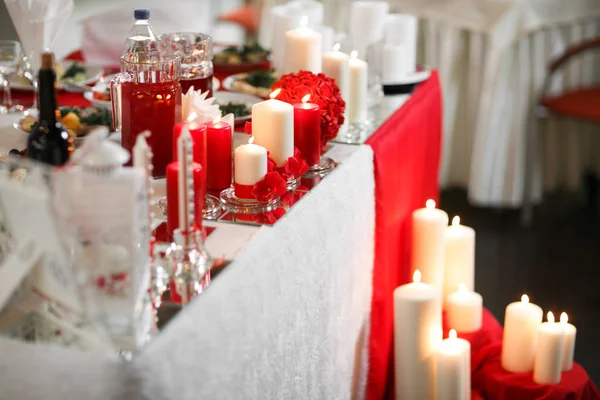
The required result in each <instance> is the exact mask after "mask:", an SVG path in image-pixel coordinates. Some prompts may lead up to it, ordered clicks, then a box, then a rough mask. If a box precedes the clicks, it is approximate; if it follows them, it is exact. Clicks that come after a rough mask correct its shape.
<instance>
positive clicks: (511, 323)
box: [501, 294, 543, 373]
mask: <svg viewBox="0 0 600 400" xmlns="http://www.w3.org/2000/svg"><path fill="white" fill-rule="evenodd" d="M542 318H543V311H542V309H541V308H540V307H539V306H537V305H535V304H533V303H530V302H529V297H528V296H527V295H526V294H524V295H523V296H522V297H521V301H517V302H514V303H510V304H509V305H508V306H507V307H506V311H505V314H504V336H503V338H502V359H501V361H502V368H504V369H505V370H507V371H508V372H514V373H523V372H531V371H532V370H533V364H534V360H535V351H536V346H537V341H536V338H537V333H538V328H539V326H540V324H541V323H542Z"/></svg>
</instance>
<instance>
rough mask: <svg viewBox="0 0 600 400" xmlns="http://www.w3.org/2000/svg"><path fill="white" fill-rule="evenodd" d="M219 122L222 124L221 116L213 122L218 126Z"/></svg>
mask: <svg viewBox="0 0 600 400" xmlns="http://www.w3.org/2000/svg"><path fill="white" fill-rule="evenodd" d="M218 122H221V116H220V115H219V116H218V117H217V118H215V119H214V120H213V124H216V123H218Z"/></svg>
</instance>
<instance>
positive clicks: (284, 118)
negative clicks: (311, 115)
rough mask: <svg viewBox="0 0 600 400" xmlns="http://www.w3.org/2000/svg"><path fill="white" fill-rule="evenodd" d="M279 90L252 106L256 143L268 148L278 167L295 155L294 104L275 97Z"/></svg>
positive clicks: (253, 130)
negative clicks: (267, 98)
mask: <svg viewBox="0 0 600 400" xmlns="http://www.w3.org/2000/svg"><path fill="white" fill-rule="evenodd" d="M279 92H281V89H277V90H275V91H274V92H273V93H271V96H270V97H271V98H270V99H269V100H267V101H262V102H260V103H257V104H255V105H253V106H252V136H253V137H254V144H257V145H259V146H263V147H264V148H266V149H267V150H268V151H269V152H270V153H271V154H270V155H271V158H272V159H273V161H275V163H276V164H277V167H283V166H284V165H285V163H286V162H287V159H288V158H289V157H292V156H293V155H294V106H292V105H291V104H288V103H284V102H283V101H279V100H277V99H275V97H277V95H278V94H279Z"/></svg>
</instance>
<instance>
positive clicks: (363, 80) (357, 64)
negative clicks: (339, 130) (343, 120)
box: [346, 51, 369, 124]
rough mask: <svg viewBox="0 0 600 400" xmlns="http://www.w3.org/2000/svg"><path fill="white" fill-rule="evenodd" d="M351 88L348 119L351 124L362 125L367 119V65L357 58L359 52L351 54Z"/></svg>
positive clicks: (349, 91)
mask: <svg viewBox="0 0 600 400" xmlns="http://www.w3.org/2000/svg"><path fill="white" fill-rule="evenodd" d="M348 64H349V66H350V87H349V90H348V104H347V105H346V107H348V118H349V119H350V123H351V124H352V123H360V122H364V121H365V120H366V119H367V92H368V90H369V83H368V81H367V70H368V67H367V63H366V62H364V61H363V60H360V59H358V58H357V52H356V51H353V52H352V53H351V54H350V60H349V62H348Z"/></svg>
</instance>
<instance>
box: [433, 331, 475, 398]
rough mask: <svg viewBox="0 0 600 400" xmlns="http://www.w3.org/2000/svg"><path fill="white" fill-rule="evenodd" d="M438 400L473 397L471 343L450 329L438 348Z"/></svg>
mask: <svg viewBox="0 0 600 400" xmlns="http://www.w3.org/2000/svg"><path fill="white" fill-rule="evenodd" d="M436 367H437V370H436V374H437V400H470V399H471V344H470V343H469V342H468V341H466V340H464V339H459V338H458V337H457V336H456V331H455V330H454V329H451V330H450V335H449V337H448V339H446V340H444V341H443V342H442V343H441V344H440V346H439V347H438V348H437V350H436Z"/></svg>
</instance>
